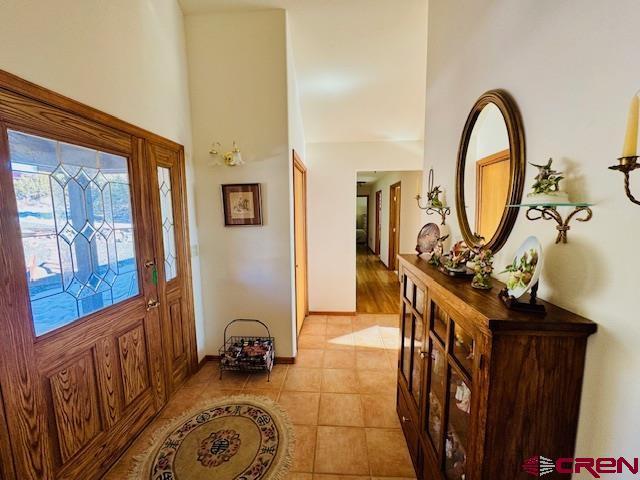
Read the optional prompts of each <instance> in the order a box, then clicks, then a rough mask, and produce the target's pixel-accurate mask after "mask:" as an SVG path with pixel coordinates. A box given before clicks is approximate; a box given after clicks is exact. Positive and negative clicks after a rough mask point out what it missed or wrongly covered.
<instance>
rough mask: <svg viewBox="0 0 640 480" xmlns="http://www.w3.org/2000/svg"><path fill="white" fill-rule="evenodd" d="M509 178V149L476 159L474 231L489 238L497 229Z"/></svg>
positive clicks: (505, 199)
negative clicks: (476, 206)
mask: <svg viewBox="0 0 640 480" xmlns="http://www.w3.org/2000/svg"><path fill="white" fill-rule="evenodd" d="M510 179H511V155H510V152H509V149H507V150H503V151H501V152H498V153H495V154H493V155H490V156H488V157H485V158H482V159H480V160H478V162H477V163H476V196H477V205H478V208H477V211H476V232H475V233H478V234H479V235H480V236H482V237H484V238H486V239H490V238H491V237H492V236H493V234H494V232H495V231H496V230H497V228H498V225H499V224H500V221H501V220H502V214H503V212H504V209H505V205H506V204H507V197H508V195H509V184H510Z"/></svg>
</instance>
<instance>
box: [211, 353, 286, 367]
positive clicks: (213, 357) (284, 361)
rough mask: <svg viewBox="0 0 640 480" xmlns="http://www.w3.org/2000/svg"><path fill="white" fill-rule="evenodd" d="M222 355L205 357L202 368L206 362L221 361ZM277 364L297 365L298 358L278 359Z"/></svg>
mask: <svg viewBox="0 0 640 480" xmlns="http://www.w3.org/2000/svg"><path fill="white" fill-rule="evenodd" d="M220 358H221V357H220V355H205V356H204V358H203V359H202V362H200V364H201V366H202V365H203V364H204V363H206V362H215V361H218V360H220ZM276 363H279V364H281V365H293V364H294V363H296V357H276Z"/></svg>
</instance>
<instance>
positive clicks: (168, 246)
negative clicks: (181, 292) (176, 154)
mask: <svg viewBox="0 0 640 480" xmlns="http://www.w3.org/2000/svg"><path fill="white" fill-rule="evenodd" d="M158 187H159V188H160V214H161V216H162V222H161V223H162V245H163V247H164V274H165V279H166V281H167V282H168V281H169V280H173V279H174V278H176V276H177V275H178V257H177V255H176V234H175V227H174V224H173V198H172V196H171V170H170V169H168V168H166V167H158Z"/></svg>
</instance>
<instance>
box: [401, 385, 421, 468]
mask: <svg viewBox="0 0 640 480" xmlns="http://www.w3.org/2000/svg"><path fill="white" fill-rule="evenodd" d="M396 402H397V406H396V409H397V412H398V417H399V418H400V424H401V425H402V431H403V432H404V436H405V438H406V439H407V446H408V447H409V453H410V454H411V459H412V460H413V464H414V467H416V466H417V464H418V449H419V447H420V441H419V439H418V429H417V419H416V418H414V416H413V414H412V413H411V409H410V408H409V404H408V402H407V400H406V399H405V396H404V393H403V392H402V389H401V388H398V392H397V400H396Z"/></svg>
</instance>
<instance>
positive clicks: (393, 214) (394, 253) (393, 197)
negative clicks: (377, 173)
mask: <svg viewBox="0 0 640 480" xmlns="http://www.w3.org/2000/svg"><path fill="white" fill-rule="evenodd" d="M399 249H400V182H398V183H394V184H393V185H391V187H389V263H388V264H389V270H398V253H399Z"/></svg>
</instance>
